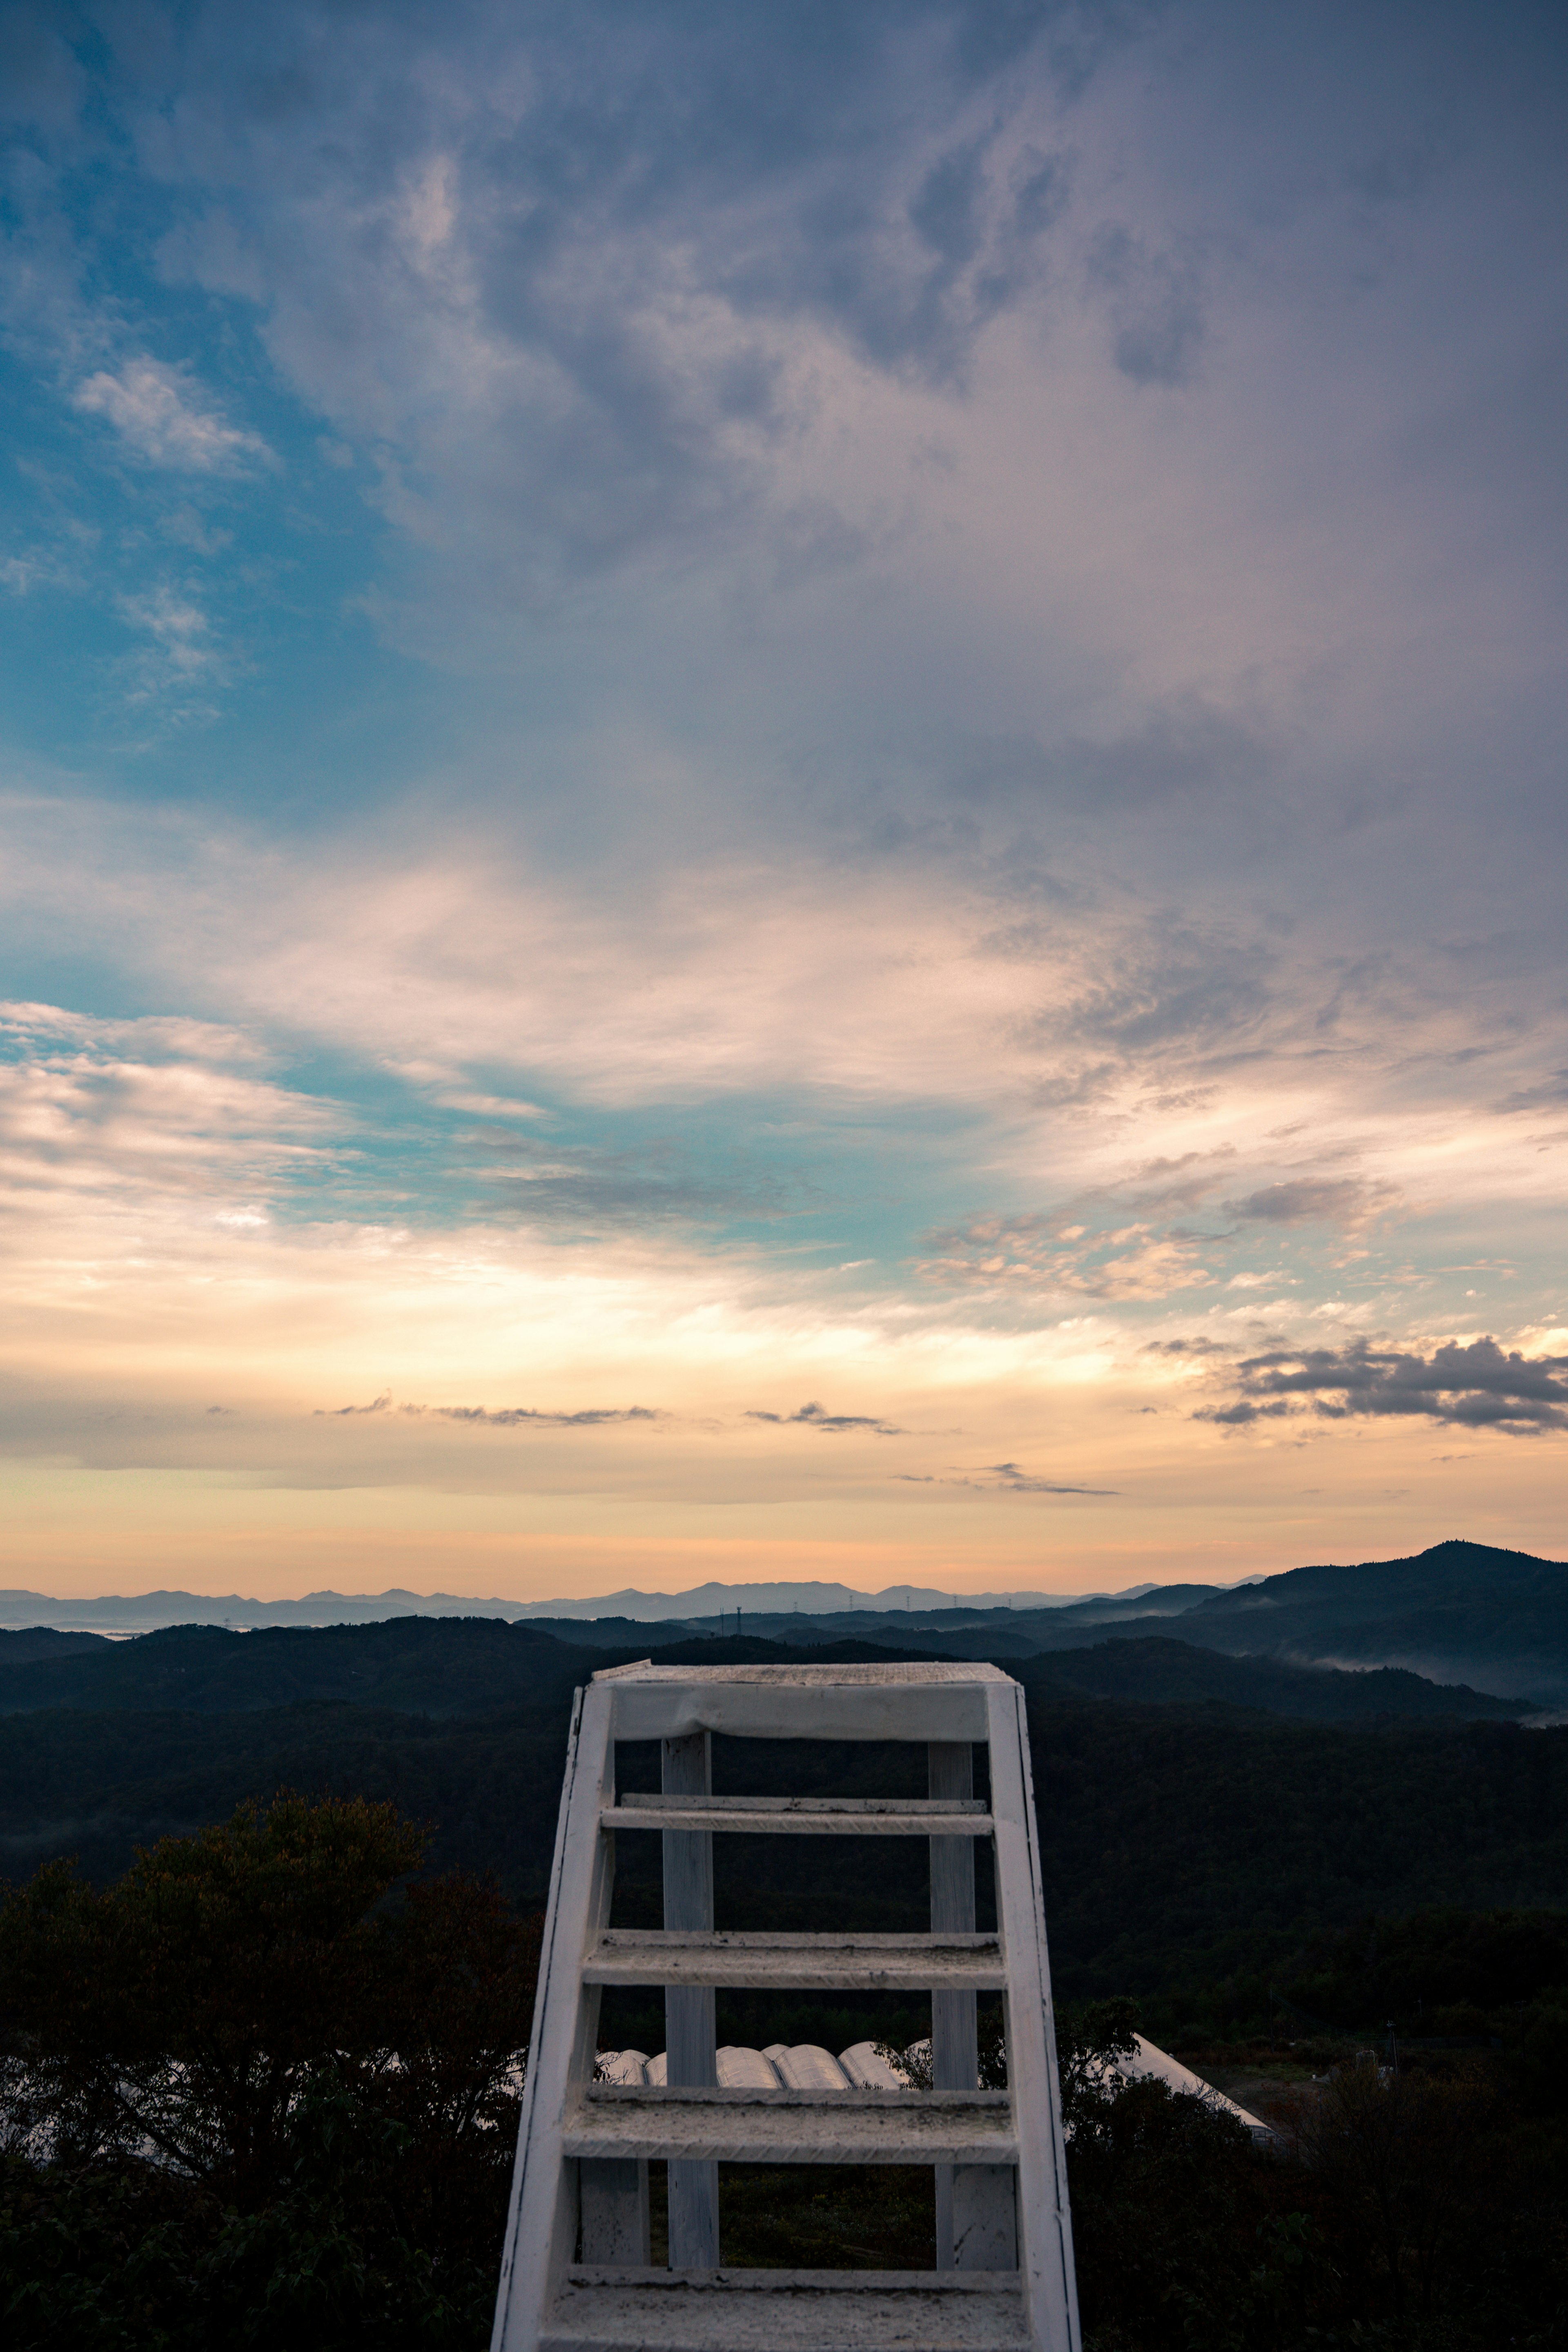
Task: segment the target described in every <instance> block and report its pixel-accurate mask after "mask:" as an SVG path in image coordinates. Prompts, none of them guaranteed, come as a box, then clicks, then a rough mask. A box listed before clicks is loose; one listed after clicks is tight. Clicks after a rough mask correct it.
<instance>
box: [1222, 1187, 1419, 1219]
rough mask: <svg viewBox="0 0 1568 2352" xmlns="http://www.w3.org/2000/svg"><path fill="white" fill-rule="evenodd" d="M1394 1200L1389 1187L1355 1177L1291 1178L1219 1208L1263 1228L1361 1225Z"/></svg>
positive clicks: (1389, 1206) (1390, 1205) (1228, 1202)
mask: <svg viewBox="0 0 1568 2352" xmlns="http://www.w3.org/2000/svg"><path fill="white" fill-rule="evenodd" d="M1398 1197H1399V1195H1398V1193H1397V1192H1396V1190H1395V1188H1394V1186H1393V1185H1392V1184H1369V1183H1363V1182H1362V1181H1360V1179H1359V1178H1356V1177H1332V1176H1295V1177H1291V1178H1289V1180H1288V1181H1286V1182H1284V1183H1280V1184H1265V1185H1264V1186H1263V1188H1262V1190H1261V1191H1260V1192H1248V1193H1247V1195H1246V1196H1245V1198H1243V1199H1241V1200H1239V1201H1226V1202H1222V1203H1221V1205H1222V1207H1223V1208H1224V1209H1225V1210H1226V1213H1227V1214H1229V1215H1230V1216H1233V1217H1247V1218H1249V1219H1252V1220H1254V1221H1256V1222H1257V1223H1260V1224H1266V1225H1309V1224H1331V1225H1361V1224H1365V1223H1366V1222H1367V1220H1368V1219H1369V1218H1371V1217H1374V1216H1377V1215H1378V1214H1379V1213H1381V1212H1382V1211H1383V1210H1384V1209H1387V1208H1391V1207H1392V1206H1393V1205H1394V1202H1395V1201H1397V1199H1398Z"/></svg>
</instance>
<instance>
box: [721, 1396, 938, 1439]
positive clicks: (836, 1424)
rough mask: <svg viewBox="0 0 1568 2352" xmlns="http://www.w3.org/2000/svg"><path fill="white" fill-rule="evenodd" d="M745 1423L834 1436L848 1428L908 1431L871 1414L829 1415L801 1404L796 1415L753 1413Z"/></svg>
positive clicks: (897, 1433) (903, 1434) (886, 1432)
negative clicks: (800, 1427) (798, 1427)
mask: <svg viewBox="0 0 1568 2352" xmlns="http://www.w3.org/2000/svg"><path fill="white" fill-rule="evenodd" d="M746 1419H747V1420H748V1421H770V1422H773V1423H774V1424H775V1426H777V1427H779V1428H781V1429H784V1428H793V1427H795V1426H796V1425H797V1424H804V1425H805V1427H806V1428H808V1429H826V1430H827V1431H829V1432H830V1433H834V1434H838V1433H842V1432H843V1431H845V1430H847V1429H869V1430H872V1431H874V1432H875V1433H876V1434H877V1435H878V1436H879V1437H907V1436H908V1435H909V1431H908V1430H907V1429H896V1428H894V1427H893V1425H892V1424H891V1423H889V1422H885V1421H879V1420H878V1419H877V1417H876V1415H875V1414H874V1413H867V1412H826V1410H825V1409H824V1407H823V1406H821V1405H819V1404H803V1405H802V1406H801V1408H800V1410H799V1412H748V1413H747V1414H746Z"/></svg>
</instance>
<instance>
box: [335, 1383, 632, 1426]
mask: <svg viewBox="0 0 1568 2352" xmlns="http://www.w3.org/2000/svg"><path fill="white" fill-rule="evenodd" d="M365 1412H396V1413H401V1414H405V1415H406V1416H407V1417H408V1418H409V1419H411V1420H416V1421H417V1420H424V1419H426V1417H428V1418H430V1419H433V1420H437V1421H457V1422H463V1423H468V1425H469V1426H470V1427H477V1428H482V1429H601V1428H604V1427H605V1426H607V1425H608V1424H610V1423H616V1422H628V1421H667V1420H668V1418H669V1416H668V1413H665V1412H659V1411H658V1409H657V1408H656V1407H654V1406H651V1405H646V1404H630V1405H590V1406H587V1407H585V1408H584V1410H582V1411H581V1412H541V1411H540V1410H539V1409H538V1408H537V1407H535V1406H533V1405H501V1406H500V1407H496V1408H491V1407H490V1406H489V1405H482V1404H399V1405H395V1404H394V1403H393V1402H392V1393H391V1391H390V1390H388V1391H385V1392H384V1394H382V1395H381V1396H378V1397H377V1398H376V1399H375V1401H374V1403H373V1404H341V1405H337V1406H334V1407H333V1408H332V1409H331V1414H330V1416H326V1417H330V1418H331V1419H334V1420H342V1418H343V1417H344V1416H345V1415H346V1414H350V1413H365ZM323 1417H324V1412H323V1408H321V1407H318V1408H317V1413H316V1418H317V1419H318V1420H321V1419H322V1418H323Z"/></svg>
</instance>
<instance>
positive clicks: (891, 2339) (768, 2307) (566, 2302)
mask: <svg viewBox="0 0 1568 2352" xmlns="http://www.w3.org/2000/svg"><path fill="white" fill-rule="evenodd" d="M1029 2340H1030V2338H1029V2330H1028V2326H1027V2323H1026V2317H1025V2313H1024V2297H1023V2293H1022V2289H1021V2284H1020V2281H1019V2277H1018V2273H1017V2272H1016V2271H971V2272H963V2271H944V2272H940V2273H938V2272H930V2271H804V2270H803V2271H788V2270H776V2271H742V2270H716V2271H666V2270H625V2271H613V2270H599V2269H573V2270H570V2271H568V2272H567V2273H566V2283H565V2285H564V2287H563V2290H562V2293H561V2294H560V2295H559V2297H558V2298H557V2300H556V2303H555V2306H554V2309H553V2310H552V2312H551V2313H550V2315H549V2316H548V2317H547V2318H546V2320H545V2324H544V2328H543V2332H542V2335H541V2336H540V2338H539V2345H540V2352H645V2347H646V2352H752V2347H756V2352H861V2347H866V2352H870V2347H886V2346H889V2345H897V2346H898V2347H899V2352H1026V2347H1028V2344H1029Z"/></svg>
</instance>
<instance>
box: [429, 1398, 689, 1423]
mask: <svg viewBox="0 0 1568 2352" xmlns="http://www.w3.org/2000/svg"><path fill="white" fill-rule="evenodd" d="M399 1410H400V1411H401V1412H430V1413H434V1414H435V1415H436V1416H437V1419H439V1420H441V1421H459V1422H466V1423H469V1424H470V1425H473V1426H476V1427H479V1428H483V1429H604V1428H605V1427H608V1426H610V1425H611V1424H613V1423H617V1422H634V1421H665V1420H668V1414H666V1413H664V1412H659V1411H658V1409H657V1408H656V1407H654V1406H651V1405H646V1404H629V1405H589V1406H585V1407H584V1408H583V1409H582V1410H581V1411H579V1412H537V1411H535V1409H534V1408H533V1407H532V1406H531V1405H503V1406H501V1407H500V1408H499V1409H498V1410H495V1411H491V1410H490V1409H489V1408H488V1407H486V1406H484V1405H478V1404H431V1405H403V1406H401V1407H400V1408H399Z"/></svg>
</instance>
